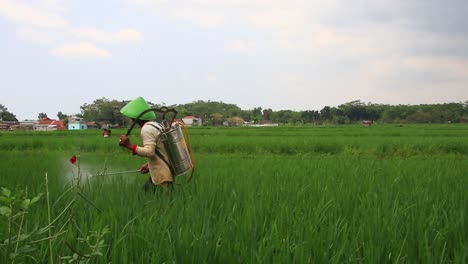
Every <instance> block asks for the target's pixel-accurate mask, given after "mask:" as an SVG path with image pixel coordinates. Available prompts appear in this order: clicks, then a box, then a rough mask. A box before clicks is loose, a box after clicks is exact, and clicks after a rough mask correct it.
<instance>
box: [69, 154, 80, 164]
mask: <svg viewBox="0 0 468 264" xmlns="http://www.w3.org/2000/svg"><path fill="white" fill-rule="evenodd" d="M76 160H77V158H76V155H73V156H72V157H71V158H70V163H71V164H73V165H76ZM76 166H78V165H76Z"/></svg>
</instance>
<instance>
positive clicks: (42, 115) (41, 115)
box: [37, 112, 47, 120]
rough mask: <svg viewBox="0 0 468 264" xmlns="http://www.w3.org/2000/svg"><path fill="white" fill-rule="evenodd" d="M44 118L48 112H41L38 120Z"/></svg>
mask: <svg viewBox="0 0 468 264" xmlns="http://www.w3.org/2000/svg"><path fill="white" fill-rule="evenodd" d="M43 118H47V114H46V113H43V112H41V113H39V115H37V119H38V120H41V119H43Z"/></svg>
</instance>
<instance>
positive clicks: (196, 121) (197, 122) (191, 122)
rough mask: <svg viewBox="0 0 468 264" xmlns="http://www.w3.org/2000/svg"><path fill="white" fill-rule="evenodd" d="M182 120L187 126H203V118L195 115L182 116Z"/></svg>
mask: <svg viewBox="0 0 468 264" xmlns="http://www.w3.org/2000/svg"><path fill="white" fill-rule="evenodd" d="M182 122H184V124H185V125H187V126H201V125H202V119H201V118H200V117H195V116H186V117H183V118H182Z"/></svg>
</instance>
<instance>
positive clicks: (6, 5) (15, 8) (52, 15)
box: [0, 0, 68, 28]
mask: <svg viewBox="0 0 468 264" xmlns="http://www.w3.org/2000/svg"><path fill="white" fill-rule="evenodd" d="M57 10H62V8H61V6H60V3H58V2H51V1H42V2H41V1H40V2H39V4H38V5H37V6H33V5H30V4H26V3H24V2H22V1H18V0H15V1H14V0H2V1H0V16H3V17H5V18H6V19H7V20H9V21H10V22H12V23H15V24H20V25H26V26H35V27H44V28H64V27H66V26H68V23H67V21H66V20H65V18H64V17H63V15H62V14H61V13H58V12H56V11H57Z"/></svg>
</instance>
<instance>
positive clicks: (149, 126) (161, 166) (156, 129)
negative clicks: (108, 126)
mask: <svg viewBox="0 0 468 264" xmlns="http://www.w3.org/2000/svg"><path fill="white" fill-rule="evenodd" d="M148 109H150V107H149V105H148V103H147V102H146V101H145V100H144V99H143V98H142V97H138V98H136V99H135V100H133V101H131V102H129V103H128V104H127V105H125V106H124V107H123V108H122V109H121V110H120V113H122V114H123V115H125V116H127V117H130V118H132V120H133V121H134V122H136V123H137V124H138V125H139V126H140V127H141V133H140V136H141V138H142V140H143V146H138V145H136V144H132V143H131V142H130V138H129V137H128V135H122V136H120V141H119V144H120V145H121V146H123V147H125V148H127V149H129V150H131V151H132V153H133V155H138V156H141V157H146V158H148V162H147V163H145V164H144V165H143V166H142V167H141V168H140V172H141V173H143V174H146V173H149V174H150V177H149V179H148V182H147V183H146V184H145V191H148V190H149V188H150V187H151V186H153V185H159V186H161V187H162V188H163V190H164V191H166V192H169V191H172V189H173V184H172V182H173V181H174V178H173V175H172V172H171V170H170V167H169V162H168V154H167V150H166V148H165V146H164V144H163V143H162V137H161V132H162V130H163V129H164V128H163V126H162V125H161V124H160V123H158V122H156V121H151V120H155V119H156V114H155V113H154V112H147V113H145V114H143V115H142V116H141V117H139V118H138V119H137V117H138V116H139V115H140V114H141V113H143V112H144V111H146V110H148ZM156 151H157V152H158V153H159V154H160V155H157V154H156V153H157V152H156Z"/></svg>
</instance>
